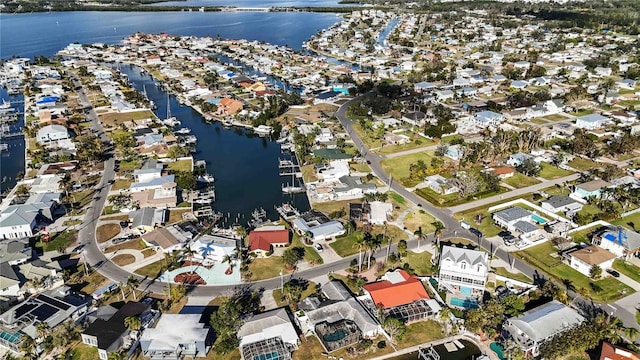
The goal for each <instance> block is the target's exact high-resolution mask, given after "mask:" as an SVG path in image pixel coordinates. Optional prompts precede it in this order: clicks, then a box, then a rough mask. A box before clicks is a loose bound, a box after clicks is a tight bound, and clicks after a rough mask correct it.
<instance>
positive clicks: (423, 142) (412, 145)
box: [377, 136, 435, 154]
mask: <svg viewBox="0 0 640 360" xmlns="http://www.w3.org/2000/svg"><path fill="white" fill-rule="evenodd" d="M416 141H417V142H416ZM434 144H435V141H433V140H430V139H425V138H423V137H421V136H416V137H415V140H412V141H411V142H409V143H407V144H401V145H385V146H384V147H383V148H382V149H380V150H378V151H377V152H378V153H380V154H393V153H397V152H400V151H405V150H412V149H417V148H420V147H427V146H431V145H434Z"/></svg>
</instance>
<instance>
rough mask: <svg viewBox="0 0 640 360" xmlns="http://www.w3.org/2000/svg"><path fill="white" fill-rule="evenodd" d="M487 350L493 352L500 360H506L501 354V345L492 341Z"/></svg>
mask: <svg viewBox="0 0 640 360" xmlns="http://www.w3.org/2000/svg"><path fill="white" fill-rule="evenodd" d="M489 349H491V350H493V352H494V353H496V355H498V357H499V358H500V360H506V358H505V357H504V353H503V352H502V350H504V349H503V348H502V345H500V344H498V343H497V342H495V341H494V342H492V343H491V344H489Z"/></svg>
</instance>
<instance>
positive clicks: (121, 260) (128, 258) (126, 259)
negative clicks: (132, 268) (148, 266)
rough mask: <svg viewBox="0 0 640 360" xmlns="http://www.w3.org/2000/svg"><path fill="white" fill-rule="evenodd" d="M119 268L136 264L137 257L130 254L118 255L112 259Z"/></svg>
mask: <svg viewBox="0 0 640 360" xmlns="http://www.w3.org/2000/svg"><path fill="white" fill-rule="evenodd" d="M111 261H113V262H114V263H115V264H116V265H118V266H125V265H129V264H133V263H134V262H136V257H135V256H133V255H129V254H121V255H116V256H114V257H113V259H111Z"/></svg>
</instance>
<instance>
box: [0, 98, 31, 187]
mask: <svg viewBox="0 0 640 360" xmlns="http://www.w3.org/2000/svg"><path fill="white" fill-rule="evenodd" d="M3 101H8V102H11V107H12V108H14V109H15V110H16V111H17V112H22V111H23V110H24V103H23V101H24V98H23V97H22V95H20V96H9V94H8V93H7V90H6V89H5V88H0V104H1V103H2V102H3ZM23 125H24V117H23V116H21V115H20V116H18V122H17V123H16V124H10V125H9V131H10V132H12V133H13V132H19V131H21V129H22V127H23ZM0 143H2V144H7V150H0V191H1V192H3V193H4V192H5V191H8V190H11V188H12V187H13V186H15V184H16V176H17V175H18V173H20V172H24V151H25V148H24V146H25V144H24V136H17V137H11V138H5V139H0Z"/></svg>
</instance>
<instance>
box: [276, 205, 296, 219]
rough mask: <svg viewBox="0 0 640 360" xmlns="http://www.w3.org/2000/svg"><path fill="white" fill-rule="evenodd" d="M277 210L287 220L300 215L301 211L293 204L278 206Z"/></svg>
mask: <svg viewBox="0 0 640 360" xmlns="http://www.w3.org/2000/svg"><path fill="white" fill-rule="evenodd" d="M276 211H277V212H278V214H280V216H281V217H282V218H283V219H285V220H292V219H295V218H297V217H299V216H300V212H299V211H298V209H296V208H295V207H293V206H292V205H291V204H282V205H281V206H276Z"/></svg>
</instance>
